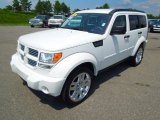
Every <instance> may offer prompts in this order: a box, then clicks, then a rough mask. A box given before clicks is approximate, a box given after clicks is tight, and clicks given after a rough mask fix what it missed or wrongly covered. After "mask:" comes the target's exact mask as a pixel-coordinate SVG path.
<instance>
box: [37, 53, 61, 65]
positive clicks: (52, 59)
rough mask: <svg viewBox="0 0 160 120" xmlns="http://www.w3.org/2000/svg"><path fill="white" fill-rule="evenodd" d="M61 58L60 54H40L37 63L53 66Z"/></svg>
mask: <svg viewBox="0 0 160 120" xmlns="http://www.w3.org/2000/svg"><path fill="white" fill-rule="evenodd" d="M61 57H62V53H55V54H53V53H41V54H40V58H39V61H40V62H43V63H47V64H54V63H56V62H58V61H59V60H60V59H61Z"/></svg>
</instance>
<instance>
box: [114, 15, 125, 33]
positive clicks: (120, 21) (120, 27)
mask: <svg viewBox="0 0 160 120" xmlns="http://www.w3.org/2000/svg"><path fill="white" fill-rule="evenodd" d="M125 33H126V16H125V15H121V16H118V17H117V18H116V19H115V21H114V24H113V27H112V30H111V34H125Z"/></svg>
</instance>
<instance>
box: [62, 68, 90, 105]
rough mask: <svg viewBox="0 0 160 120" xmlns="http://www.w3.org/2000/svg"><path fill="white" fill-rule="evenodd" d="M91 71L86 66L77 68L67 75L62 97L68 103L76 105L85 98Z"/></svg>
mask: <svg viewBox="0 0 160 120" xmlns="http://www.w3.org/2000/svg"><path fill="white" fill-rule="evenodd" d="M92 78H93V73H92V72H91V71H90V70H89V69H88V68H84V67H81V68H78V69H77V70H75V71H73V72H72V73H71V75H70V76H69V77H68V79H67V81H66V83H65V85H64V89H63V91H62V98H63V100H64V101H65V102H67V103H69V104H70V105H77V104H79V103H81V102H82V101H83V100H85V99H86V98H87V96H88V94H89V91H90V88H91V84H92Z"/></svg>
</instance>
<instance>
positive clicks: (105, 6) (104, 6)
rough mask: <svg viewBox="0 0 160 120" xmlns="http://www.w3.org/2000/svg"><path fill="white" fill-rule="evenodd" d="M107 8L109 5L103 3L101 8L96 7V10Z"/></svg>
mask: <svg viewBox="0 0 160 120" xmlns="http://www.w3.org/2000/svg"><path fill="white" fill-rule="evenodd" d="M108 8H110V7H109V5H108V3H105V4H104V5H103V6H100V7H99V6H98V7H96V9H108Z"/></svg>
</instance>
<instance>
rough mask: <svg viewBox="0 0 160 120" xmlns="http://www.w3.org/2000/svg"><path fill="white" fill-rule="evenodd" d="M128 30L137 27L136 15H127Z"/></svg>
mask: <svg viewBox="0 0 160 120" xmlns="http://www.w3.org/2000/svg"><path fill="white" fill-rule="evenodd" d="M129 22H130V30H135V29H138V28H139V22H138V16H137V15H129Z"/></svg>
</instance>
